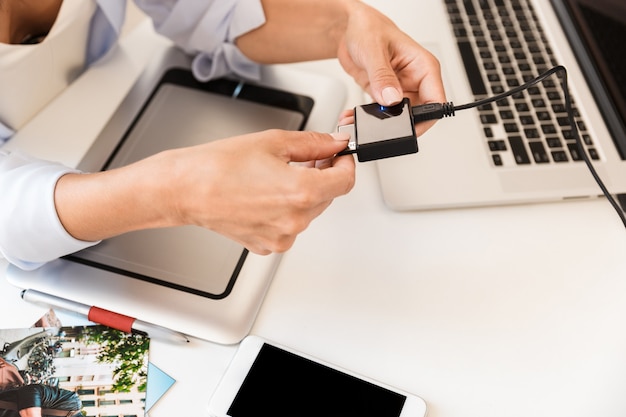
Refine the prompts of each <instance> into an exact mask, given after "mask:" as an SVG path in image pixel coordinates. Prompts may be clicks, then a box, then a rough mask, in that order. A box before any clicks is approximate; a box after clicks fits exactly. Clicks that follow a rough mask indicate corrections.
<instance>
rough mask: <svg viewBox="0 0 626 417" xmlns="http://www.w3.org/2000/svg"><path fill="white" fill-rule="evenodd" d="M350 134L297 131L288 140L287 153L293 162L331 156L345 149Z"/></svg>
mask: <svg viewBox="0 0 626 417" xmlns="http://www.w3.org/2000/svg"><path fill="white" fill-rule="evenodd" d="M348 139H349V136H348V135H346V134H343V133H332V134H329V133H317V132H312V131H304V132H297V134H295V135H293V136H292V137H291V140H290V141H288V142H287V155H286V157H287V158H288V160H289V161H291V162H307V161H316V160H320V159H325V158H330V157H332V156H334V155H335V154H336V153H338V152H340V151H342V150H344V149H345V148H346V146H347V144H348Z"/></svg>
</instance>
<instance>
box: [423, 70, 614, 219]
mask: <svg viewBox="0 0 626 417" xmlns="http://www.w3.org/2000/svg"><path fill="white" fill-rule="evenodd" d="M553 74H557V76H560V79H561V87H562V88H563V98H564V100H565V109H566V111H567V117H568V120H569V124H570V127H571V128H572V132H573V134H574V139H575V140H576V145H577V147H578V151H579V152H580V155H581V156H582V158H583V161H584V162H585V164H586V165H587V168H588V169H589V172H591V175H592V176H593V179H594V180H595V181H596V183H597V184H598V186H599V187H600V189H601V190H602V193H603V194H604V196H605V197H606V198H607V200H608V201H609V203H611V205H612V206H613V208H614V209H615V211H616V212H617V215H618V216H619V218H620V220H621V221H622V223H623V224H624V227H626V215H625V214H624V211H623V210H622V209H621V207H620V206H619V204H618V203H617V201H615V199H614V198H613V196H612V195H611V193H609V191H608V189H607V188H606V186H605V185H604V183H603V182H602V179H601V178H600V176H599V175H598V173H597V172H596V170H595V168H594V167H593V164H592V163H591V160H590V159H589V156H588V155H587V152H586V151H585V147H584V145H583V142H582V139H581V138H580V133H579V132H578V126H577V124H576V120H575V118H574V110H573V108H572V98H571V96H570V94H569V88H568V86H567V70H566V69H565V67H564V66H562V65H557V66H555V67H553V68H551V69H549V70H547V71H545V72H544V73H542V74H541V75H539V76H538V77H537V78H534V79H532V80H530V81H528V82H526V83H525V84H522V85H520V86H518V87H515V88H512V89H511V90H509V91H506V92H504V93H501V94H498V95H495V96H493V97H488V98H484V99H481V100H477V101H474V102H472V103H467V104H463V105H460V106H454V105H453V104H452V103H451V102H449V103H429V104H423V105H420V106H414V107H413V108H412V112H413V116H414V121H415V123H419V122H422V121H426V120H435V119H441V118H443V117H450V116H454V114H455V112H457V111H461V110H467V109H473V108H476V107H480V106H483V105H485V104H489V103H493V102H495V101H499V100H502V99H504V98H506V97H509V96H512V95H514V94H517V93H520V92H522V91H524V90H526V89H528V88H530V87H532V86H533V85H535V84H539V83H540V82H542V81H543V80H545V79H546V78H548V77H550V76H551V75H553Z"/></svg>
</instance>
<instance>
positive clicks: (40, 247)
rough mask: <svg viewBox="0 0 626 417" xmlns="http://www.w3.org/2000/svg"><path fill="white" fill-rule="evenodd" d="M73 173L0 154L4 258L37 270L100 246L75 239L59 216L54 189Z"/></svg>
mask: <svg viewBox="0 0 626 417" xmlns="http://www.w3.org/2000/svg"><path fill="white" fill-rule="evenodd" d="M70 172H77V171H76V170H73V169H71V168H68V167H65V166H63V165H60V164H57V163H53V162H48V161H42V160H38V159H35V158H32V157H29V156H27V155H25V154H22V153H20V152H11V153H8V152H3V151H0V195H1V196H2V198H1V199H0V255H2V256H3V257H4V258H6V259H7V260H8V261H9V262H11V263H12V264H14V265H16V266H18V267H20V268H22V269H35V268H37V267H39V266H41V265H42V264H44V263H46V262H48V261H51V260H53V259H56V258H58V257H60V256H63V255H67V254H70V253H73V252H76V251H78V250H81V249H84V248H86V247H89V246H91V245H94V244H96V243H97V242H84V241H80V240H77V239H74V238H73V237H72V236H71V235H70V234H69V233H67V231H66V230H65V228H64V227H63V225H62V224H61V221H60V220H59V217H58V216H57V212H56V208H55V206H54V188H55V187H56V183H57V180H58V179H59V178H60V177H61V176H63V175H65V174H67V173H70Z"/></svg>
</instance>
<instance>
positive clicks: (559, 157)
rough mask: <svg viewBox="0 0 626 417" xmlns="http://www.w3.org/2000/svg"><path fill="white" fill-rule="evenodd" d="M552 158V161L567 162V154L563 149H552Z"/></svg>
mask: <svg viewBox="0 0 626 417" xmlns="http://www.w3.org/2000/svg"><path fill="white" fill-rule="evenodd" d="M552 159H553V160H554V162H567V161H569V159H567V154H566V153H565V151H552Z"/></svg>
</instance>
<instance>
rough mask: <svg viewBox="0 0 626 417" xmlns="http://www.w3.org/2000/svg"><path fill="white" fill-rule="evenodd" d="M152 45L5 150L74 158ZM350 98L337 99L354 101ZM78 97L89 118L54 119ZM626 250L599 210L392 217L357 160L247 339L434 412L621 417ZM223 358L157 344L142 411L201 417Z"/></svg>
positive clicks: (198, 348) (93, 76)
mask: <svg viewBox="0 0 626 417" xmlns="http://www.w3.org/2000/svg"><path fill="white" fill-rule="evenodd" d="M159 47H162V43H161V41H159V40H157V39H156V38H155V37H154V35H153V34H152V32H151V31H150V30H149V28H148V27H147V26H142V27H140V29H139V30H138V31H136V32H134V33H132V34H131V35H129V36H128V37H127V38H126V39H125V40H124V42H123V44H122V47H121V48H120V49H119V50H118V51H116V53H115V54H114V55H113V56H112V57H111V59H109V60H107V61H106V62H104V63H102V64H101V65H99V66H97V67H96V68H93V69H92V70H90V71H88V73H87V74H85V76H83V77H82V78H81V79H80V80H79V81H78V82H77V83H76V84H74V85H73V86H72V87H71V88H70V89H69V90H68V91H67V92H66V93H64V94H63V95H62V96H61V97H59V99H58V100H56V101H55V102H54V103H53V104H51V106H50V107H49V108H47V109H46V110H45V111H44V112H42V114H40V115H39V117H38V118H37V120H36V121H34V122H33V123H31V125H29V126H28V127H27V128H26V129H24V130H23V131H22V132H21V133H20V136H19V137H18V140H17V141H15V144H14V145H13V146H20V147H22V148H24V149H26V150H27V151H29V152H32V153H34V154H36V155H46V156H47V157H50V158H56V159H59V160H61V161H63V162H65V163H67V164H70V165H72V164H74V165H75V164H76V163H77V162H78V161H79V160H80V157H81V155H82V153H81V152H84V151H85V150H86V149H87V147H88V145H89V143H90V140H91V139H93V138H95V136H96V135H97V132H98V130H99V129H100V128H101V127H102V125H103V124H104V123H105V121H106V119H107V118H108V116H109V115H110V114H111V113H112V112H113V110H114V109H115V106H116V103H117V102H119V100H121V98H122V97H123V96H124V94H125V92H126V91H127V90H128V88H129V87H130V85H131V84H132V81H133V80H134V79H135V77H136V76H137V75H138V74H139V71H140V70H141V68H142V66H143V65H144V64H145V62H146V60H147V58H148V57H149V55H150V52H151V51H153V49H150V48H159ZM309 68H313V69H314V70H318V71H329V72H335V73H337V74H339V73H340V72H339V67H338V66H337V65H336V64H334V63H331V62H323V63H315V64H311V65H310V66H309ZM102 80H107V82H106V83H103V82H102ZM104 85H106V88H103V87H102V86H104ZM105 90H106V91H105ZM351 91H352V92H353V93H352V94H351V95H350V100H349V101H350V102H349V103H347V104H346V106H353V105H355V104H358V101H357V100H359V93H358V91H357V90H356V89H355V88H354V85H351ZM93 97H99V99H98V100H96V101H94V100H93ZM87 99H91V100H92V102H93V103H94V106H97V109H96V110H97V111H89V112H86V113H85V114H83V115H81V116H80V117H77V123H76V124H75V125H70V126H67V124H58V123H55V121H56V120H58V119H57V118H58V117H59V116H60V115H61V114H63V112H65V111H67V109H68V108H72V107H75V106H76V105H77V103H80V102H81V101H82V100H87ZM78 108H80V107H78ZM50 126H54V129H50V128H49V127H50ZM44 127H47V129H45V128H44ZM42 138H43V139H45V141H46V142H45V143H44V142H42V141H41V140H40V139H42ZM429 139H432V137H431V138H429ZM429 139H427V138H423V139H422V140H429ZM59 143H61V144H63V146H60V145H59ZM48 144H49V145H48ZM53 145H54V146H53ZM625 255H626V232H625V231H624V230H623V229H622V228H621V225H620V223H619V221H618V219H617V218H616V216H615V214H614V213H613V212H612V209H611V207H610V206H609V205H608V203H606V202H604V201H588V202H576V203H560V204H545V205H533V206H523V207H505V208H486V209H470V210H449V211H432V212H413V213H396V212H392V211H389V210H388V209H387V208H386V207H385V206H384V205H383V203H382V200H381V196H380V193H379V190H378V183H377V178H376V171H375V165H373V164H360V165H359V166H358V168H357V184H356V186H355V188H354V190H353V191H352V192H351V193H350V194H349V195H348V196H345V197H342V198H340V199H337V200H336V201H335V202H334V203H333V205H332V206H331V207H330V208H329V209H328V210H327V211H326V212H325V213H324V214H323V215H322V216H321V217H320V218H318V219H316V220H315V221H314V222H313V224H312V225H311V227H310V228H309V229H308V230H307V231H306V232H304V233H303V234H302V235H301V236H300V237H299V238H298V240H297V241H296V244H295V245H294V247H293V248H292V249H291V250H290V251H289V252H288V253H287V254H286V255H285V256H284V258H283V260H282V263H281V265H280V267H279V269H278V271H277V273H276V277H275V279H274V281H273V283H272V286H271V288H270V291H269V293H268V295H267V298H266V300H265V302H264V304H263V307H262V309H261V311H260V314H259V316H258V319H257V321H256V323H255V325H254V327H253V329H252V332H253V333H254V334H257V335H261V336H264V337H267V338H270V339H273V340H275V341H277V342H280V343H283V344H286V345H289V346H292V347H294V348H297V349H300V350H303V351H305V352H307V353H309V354H312V355H315V356H318V357H320V358H322V359H324V360H327V361H330V362H334V363H337V364H339V365H341V366H344V367H346V368H349V369H351V370H353V371H356V372H360V373H362V374H364V375H367V376H369V377H372V378H375V379H379V380H381V381H383V382H385V383H388V384H391V385H395V386H397V387H399V388H402V389H405V390H407V391H410V392H414V393H416V394H418V395H420V396H422V397H423V398H424V399H425V400H426V402H427V403H428V405H429V416H430V417H448V416H452V417H457V416H464V417H478V416H480V417H490V416H493V417H502V416H529V415H532V416H535V417H539V416H545V417H555V416H564V417H565V416H567V417H589V416H603V417H623V416H624V415H626V396H625V395H624V392H626V354H625V353H624V352H626V302H625V301H626V256H625ZM18 293H19V291H18V290H17V289H15V288H12V287H10V286H9V285H8V284H7V283H6V281H4V280H1V281H0V294H1V297H2V301H3V305H4V306H7V307H8V308H7V309H9V308H10V309H11V311H12V313H11V314H10V315H8V314H4V315H2V317H1V318H0V327H4V328H6V327H22V326H28V325H30V324H32V322H33V321H34V320H35V319H37V318H38V317H39V316H40V315H41V313H42V312H43V310H41V309H38V308H35V307H33V306H30V305H27V304H25V303H22V302H21V301H20V300H19V296H18ZM3 310H4V311H7V310H5V309H4V308H3ZM233 350H234V348H233V347H224V346H218V345H214V344H211V343H208V342H205V341H200V340H193V342H192V343H191V344H190V345H189V346H184V347H177V346H171V345H167V344H163V343H159V342H157V341H154V342H153V343H152V347H151V360H152V361H153V362H154V363H155V364H156V365H157V366H159V367H160V368H162V369H163V370H164V371H165V372H167V373H168V374H170V375H171V376H172V377H174V378H175V379H176V380H177V383H176V384H175V385H174V386H173V387H172V389H171V390H170V391H169V392H168V393H167V394H166V395H165V396H164V398H163V399H162V400H161V401H160V402H159V403H158V404H157V406H156V407H155V408H154V409H153V411H152V412H151V413H150V415H151V416H152V417H164V416H168V417H169V416H174V415H181V414H184V413H186V414H187V415H194V416H202V415H205V408H206V403H207V401H208V398H209V396H210V392H211V390H212V388H213V387H214V385H215V383H216V382H217V380H218V379H219V376H220V374H221V372H222V370H223V369H224V367H225V366H226V364H227V362H228V359H229V358H230V355H231V354H232V352H233Z"/></svg>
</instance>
